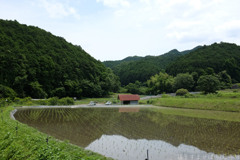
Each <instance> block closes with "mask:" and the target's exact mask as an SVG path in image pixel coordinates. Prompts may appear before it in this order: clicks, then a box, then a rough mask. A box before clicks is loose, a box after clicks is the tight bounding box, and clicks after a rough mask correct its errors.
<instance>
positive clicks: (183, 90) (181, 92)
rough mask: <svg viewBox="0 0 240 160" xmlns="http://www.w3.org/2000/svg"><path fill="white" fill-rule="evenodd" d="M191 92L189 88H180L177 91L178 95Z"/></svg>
mask: <svg viewBox="0 0 240 160" xmlns="http://www.w3.org/2000/svg"><path fill="white" fill-rule="evenodd" d="M187 93H189V92H188V90H187V89H183V88H182V89H178V90H177V92H176V96H184V95H185V94H187Z"/></svg>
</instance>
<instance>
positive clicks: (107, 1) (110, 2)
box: [97, 0, 130, 8]
mask: <svg viewBox="0 0 240 160" xmlns="http://www.w3.org/2000/svg"><path fill="white" fill-rule="evenodd" d="M97 2H103V4H104V5H105V6H108V7H112V8H116V7H119V6H120V7H130V3H129V2H128V1H127V0H97Z"/></svg>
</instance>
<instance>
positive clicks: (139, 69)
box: [103, 46, 200, 85]
mask: <svg viewBox="0 0 240 160" xmlns="http://www.w3.org/2000/svg"><path fill="white" fill-rule="evenodd" d="M198 48H200V46H198V47H195V48H193V49H192V50H186V51H182V52H179V51H178V50H176V49H174V50H171V51H169V52H167V53H165V54H163V55H160V56H146V57H143V58H139V57H135V58H134V57H132V58H131V57H127V58H125V59H123V60H121V61H112V62H111V63H110V61H107V62H103V64H105V66H107V67H110V68H111V69H112V70H113V73H114V74H116V75H117V76H119V78H120V81H121V83H122V85H127V84H129V83H134V82H135V81H136V80H138V81H140V82H146V81H147V80H148V79H149V78H150V77H151V76H153V75H155V74H158V73H159V72H160V71H163V70H164V69H165V67H166V66H167V65H168V64H169V63H170V62H173V61H175V60H176V59H177V58H178V57H179V56H182V55H185V54H187V53H189V52H191V51H194V50H196V49H198ZM126 59H127V60H128V61H126ZM109 63H110V64H111V65H110V64H109Z"/></svg>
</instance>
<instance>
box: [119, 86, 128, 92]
mask: <svg viewBox="0 0 240 160" xmlns="http://www.w3.org/2000/svg"><path fill="white" fill-rule="evenodd" d="M127 91H128V90H127V89H126V88H123V87H120V89H119V93H127Z"/></svg>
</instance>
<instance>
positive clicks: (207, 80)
mask: <svg viewBox="0 0 240 160" xmlns="http://www.w3.org/2000/svg"><path fill="white" fill-rule="evenodd" d="M197 83H198V85H199V86H200V88H201V90H202V91H204V92H205V93H216V91H217V90H218V88H219V85H220V82H219V80H218V78H217V77H215V76H212V75H205V76H201V77H200V78H199V79H198V82H197Z"/></svg>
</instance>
